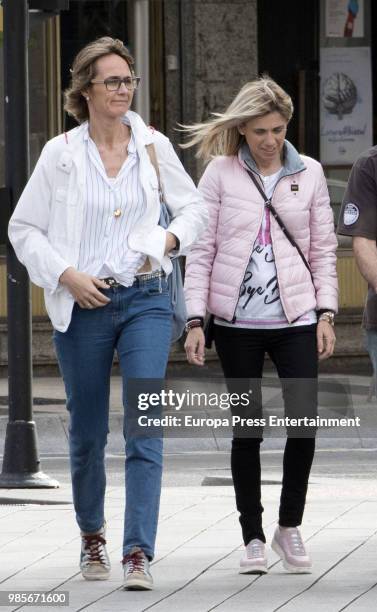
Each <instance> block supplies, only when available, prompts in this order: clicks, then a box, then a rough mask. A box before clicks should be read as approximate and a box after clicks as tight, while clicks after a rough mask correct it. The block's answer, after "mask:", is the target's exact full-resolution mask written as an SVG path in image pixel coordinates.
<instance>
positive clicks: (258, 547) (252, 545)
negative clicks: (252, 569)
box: [246, 540, 264, 557]
mask: <svg viewBox="0 0 377 612" xmlns="http://www.w3.org/2000/svg"><path fill="white" fill-rule="evenodd" d="M246 549H247V554H248V556H249V557H263V556H264V543H263V542H262V541H261V540H251V542H249V543H248V545H247V546H246Z"/></svg>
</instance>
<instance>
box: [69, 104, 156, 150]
mask: <svg viewBox="0 0 377 612" xmlns="http://www.w3.org/2000/svg"><path fill="white" fill-rule="evenodd" d="M124 122H125V123H127V124H129V125H130V126H131V130H132V132H133V135H134V138H135V143H136V149H137V151H138V153H139V152H141V150H142V149H144V148H145V145H147V144H150V143H151V142H153V130H152V129H150V128H148V126H147V125H146V124H145V123H144V121H143V120H142V118H141V117H140V115H138V114H137V113H135V112H133V111H128V112H127V113H126V114H125V115H124ZM87 134H88V121H85V122H84V123H82V124H81V125H79V126H78V127H75V128H73V129H72V130H70V131H69V132H68V133H67V134H66V137H67V140H68V147H69V150H70V152H71V155H72V159H74V160H75V159H77V157H78V156H79V155H80V152H81V147H80V145H81V144H82V143H83V142H84V140H85V138H86V137H87Z"/></svg>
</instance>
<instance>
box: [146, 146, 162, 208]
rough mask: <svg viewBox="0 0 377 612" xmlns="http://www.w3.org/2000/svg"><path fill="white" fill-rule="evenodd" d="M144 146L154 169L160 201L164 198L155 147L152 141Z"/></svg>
mask: <svg viewBox="0 0 377 612" xmlns="http://www.w3.org/2000/svg"><path fill="white" fill-rule="evenodd" d="M145 148H146V150H147V153H148V155H149V159H150V160H151V164H152V166H153V168H154V169H155V171H156V175H157V181H158V191H159V194H160V202H162V201H163V199H164V195H163V191H162V185H161V177H160V168H159V166H158V161H157V155H156V149H155V147H154V144H153V142H151V143H150V144H147V145H145Z"/></svg>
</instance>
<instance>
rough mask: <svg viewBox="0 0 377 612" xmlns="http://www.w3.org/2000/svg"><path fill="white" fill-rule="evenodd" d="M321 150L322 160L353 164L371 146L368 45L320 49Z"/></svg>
mask: <svg viewBox="0 0 377 612" xmlns="http://www.w3.org/2000/svg"><path fill="white" fill-rule="evenodd" d="M320 62H321V67H320V76H321V87H320V125H321V127H320V145H321V146H320V150H321V162H322V163H323V164H331V165H343V164H353V162H354V161H355V159H356V157H357V156H358V155H359V154H360V153H362V151H364V150H365V149H367V148H368V147H371V146H372V138H373V136H372V133H373V130H372V74H371V57H370V48H369V47H345V48H341V47H326V48H323V49H321V61H320Z"/></svg>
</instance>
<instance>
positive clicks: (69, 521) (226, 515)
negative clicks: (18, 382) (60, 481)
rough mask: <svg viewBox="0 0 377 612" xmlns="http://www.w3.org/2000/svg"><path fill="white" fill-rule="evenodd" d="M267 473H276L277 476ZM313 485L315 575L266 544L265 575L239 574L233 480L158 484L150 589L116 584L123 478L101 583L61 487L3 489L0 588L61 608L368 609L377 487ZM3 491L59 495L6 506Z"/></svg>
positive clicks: (273, 502)
mask: <svg viewBox="0 0 377 612" xmlns="http://www.w3.org/2000/svg"><path fill="white" fill-rule="evenodd" d="M270 476H272V478H273V479H275V478H276V479H277V480H280V478H279V474H275V478H274V475H271V474H270ZM311 483H312V484H311V487H310V493H309V499H308V505H307V510H306V515H305V523H304V525H303V528H302V532H303V536H304V539H305V540H306V542H307V546H308V549H309V550H310V553H311V555H312V557H313V561H314V569H313V573H312V574H310V575H292V574H287V573H286V572H285V571H284V569H283V568H282V565H281V562H280V561H278V559H277V557H276V555H275V554H274V553H273V551H271V550H269V566H270V573H269V574H268V575H266V576H263V577H257V576H247V575H240V574H238V562H239V557H240V553H241V550H242V547H241V539H240V529H239V525H238V519H237V513H236V512H235V506H234V496H233V489H232V488H231V487H203V486H201V487H200V486H196V487H166V488H163V492H162V500H161V515H160V525H159V533H158V542H157V556H156V558H155V561H154V563H153V565H152V572H153V577H154V580H155V590H154V591H151V592H125V591H124V590H122V587H121V584H122V570H121V564H120V558H121V555H120V550H121V540H122V524H123V504H124V501H123V488H122V487H121V486H116V487H110V488H109V489H108V492H107V498H106V506H107V507H106V516H107V521H108V545H109V550H110V555H111V560H112V567H113V569H112V575H111V580H109V581H106V582H86V581H84V580H83V579H82V578H81V576H80V574H79V572H78V567H77V563H78V555H79V546H80V542H79V537H78V531H77V527H76V525H75V521H74V516H73V511H72V506H71V505H70V504H69V503H67V502H70V501H71V494H70V489H69V488H68V486H67V485H64V486H63V487H62V488H60V489H58V490H50V491H40V490H39V491H38V490H32V491H30V490H28V491H25V490H23V491H22V490H18V491H16V490H12V491H5V490H2V491H0V496H1V497H2V501H1V502H0V590H1V591H13V590H34V591H35V590H46V591H47V590H50V589H55V590H57V591H69V596H70V604H69V606H68V607H65V608H61V609H62V610H72V611H77V612H78V611H81V610H88V611H91V612H118V611H119V612H120V611H122V612H123V611H128V610H129V611H131V610H132V611H133V612H138V611H140V612H141V611H143V610H153V612H177V611H179V612H208V611H210V610H218V611H219V612H220V611H221V612H226V611H227V612H230V611H235V612H243V611H245V612H246V611H250V610H252V611H253V610H258V612H275V611H277V610H284V612H298V611H300V612H301V610H305V612H340V611H343V610H347V612H374V611H375V610H376V609H377V485H376V483H375V482H374V481H370V480H364V481H361V480H352V479H341V478H340V479H330V478H321V477H319V478H318V477H313V478H312V479H311ZM279 494H280V487H278V486H273V485H266V486H264V489H263V501H264V506H265V513H264V524H265V526H266V532H267V536H268V541H269V542H270V540H271V537H272V533H273V530H274V527H275V520H276V511H277V505H278V498H279ZM4 497H6V498H8V499H13V500H14V498H17V499H25V498H27V500H29V501H30V500H35V501H38V500H44V501H47V502H48V501H50V502H55V503H56V502H58V501H61V502H63V503H62V505H38V504H33V505H31V504H30V505H29V504H28V505H25V506H17V505H4ZM32 609H34V610H41V611H42V610H52V609H56V608H51V607H41V606H39V607H34V608H32ZM1 610H4V612H7V611H11V610H12V611H13V610H26V608H25V607H17V606H13V607H12V606H11V607H3V608H1Z"/></svg>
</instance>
